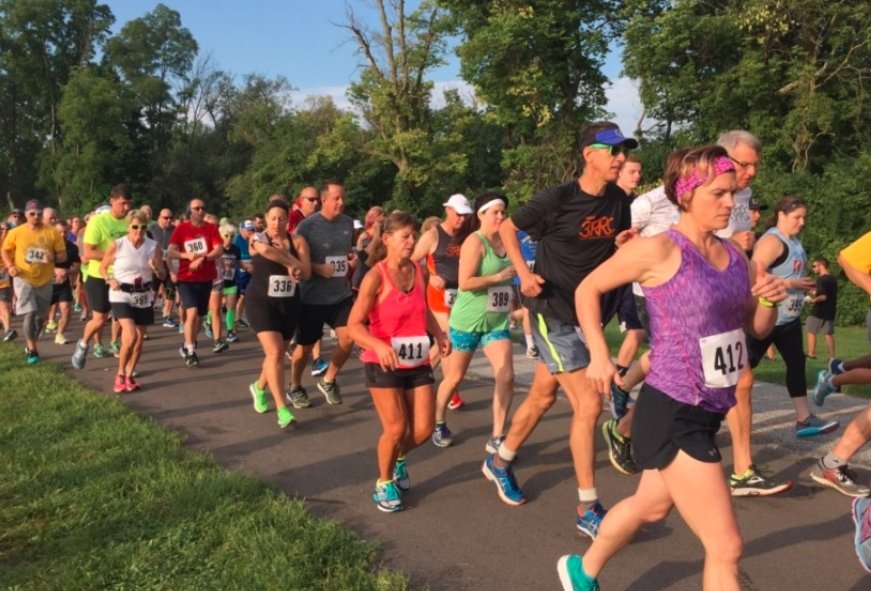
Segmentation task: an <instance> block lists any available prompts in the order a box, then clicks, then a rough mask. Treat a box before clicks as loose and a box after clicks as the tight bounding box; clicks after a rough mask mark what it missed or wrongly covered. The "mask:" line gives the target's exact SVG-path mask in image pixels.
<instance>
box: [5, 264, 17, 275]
mask: <svg viewBox="0 0 871 591" xmlns="http://www.w3.org/2000/svg"><path fill="white" fill-rule="evenodd" d="M13 271H14V273H13ZM7 273H9V276H10V277H18V267H16V266H15V265H12V266H11V267H9V269H8V270H7Z"/></svg>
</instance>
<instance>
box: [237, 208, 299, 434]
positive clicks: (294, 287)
mask: <svg viewBox="0 0 871 591" xmlns="http://www.w3.org/2000/svg"><path fill="white" fill-rule="evenodd" d="M287 215H288V205H287V202H285V201H277V200H276V201H271V202H270V203H269V204H268V205H267V206H266V224H267V227H266V231H265V232H259V233H257V234H256V235H255V236H254V238H253V240H252V242H251V250H252V252H253V257H252V259H251V265H252V267H251V282H250V283H249V285H248V296H247V300H246V314H247V316H248V320H249V322H250V324H251V328H252V329H253V330H254V332H255V333H256V334H257V340H258V341H260V346H261V347H263V355H264V357H263V366H262V368H261V371H260V376H259V377H258V378H257V380H255V381H254V382H253V383H252V384H251V386H249V388H248V389H249V391H250V392H251V396H252V397H253V398H254V410H255V411H257V412H258V413H265V412H266V411H268V410H269V398H268V396H269V394H272V400H273V401H274V402H275V409H276V411H277V412H276V414H277V415H278V426H279V428H281V429H284V428H285V427H287V426H288V425H290V424H291V423H292V422H293V420H294V416H293V413H292V412H291V411H290V409H289V408H287V405H286V404H285V402H284V397H283V395H284V353H285V351H287V348H288V346H290V341H291V339H292V338H293V335H294V333H295V332H296V327H297V323H298V321H299V307H300V304H299V283H298V282H299V281H300V280H301V279H306V278H307V277H308V276H309V273H310V271H311V269H310V267H309V264H308V260H309V259H308V257H307V256H303V255H301V254H300V253H304V252H305V248H306V245H305V241H304V240H301V239H298V238H291V237H290V236H289V235H288V234H287ZM267 388H268V391H267ZM300 402H301V401H300Z"/></svg>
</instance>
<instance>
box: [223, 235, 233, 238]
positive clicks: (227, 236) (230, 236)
mask: <svg viewBox="0 0 871 591" xmlns="http://www.w3.org/2000/svg"><path fill="white" fill-rule="evenodd" d="M234 236H235V234H221V238H232V237H234Z"/></svg>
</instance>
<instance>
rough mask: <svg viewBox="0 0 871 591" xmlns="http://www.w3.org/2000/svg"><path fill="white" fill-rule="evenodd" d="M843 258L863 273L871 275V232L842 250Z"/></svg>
mask: <svg viewBox="0 0 871 591" xmlns="http://www.w3.org/2000/svg"><path fill="white" fill-rule="evenodd" d="M841 257H843V259H844V260H845V261H847V262H848V263H850V265H851V266H853V267H856V268H857V269H859V270H860V271H862V272H863V273H871V232H868V233H867V234H865V235H864V236H862V237H861V238H859V239H858V240H856V241H855V242H854V243H852V244H851V245H849V246H848V247H847V248H845V249H844V250H842V251H841Z"/></svg>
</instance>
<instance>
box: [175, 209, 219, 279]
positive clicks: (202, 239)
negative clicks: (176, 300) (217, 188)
mask: <svg viewBox="0 0 871 591" xmlns="http://www.w3.org/2000/svg"><path fill="white" fill-rule="evenodd" d="M169 243H170V244H175V245H176V246H177V247H178V252H179V253H183V252H202V253H203V254H204V255H207V254H209V253H210V252H211V251H212V250H213V249H214V248H215V247H216V246H218V245H219V244H223V243H224V241H223V240H221V235H220V234H219V233H218V227H217V226H216V225H215V224H210V223H208V222H204V223H203V225H202V226H194V225H193V224H191V223H190V222H184V223H182V224H179V225H178V226H176V228H175V231H173V233H172V238H170V239H169ZM190 266H191V261H189V260H187V259H179V261H178V280H179V281H192V282H204V281H214V280H215V279H216V278H217V277H218V269H217V267H216V266H215V261H210V260H205V261H203V262H202V263H200V266H199V268H198V269H197V270H195V271H192V270H191V268H190Z"/></svg>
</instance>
